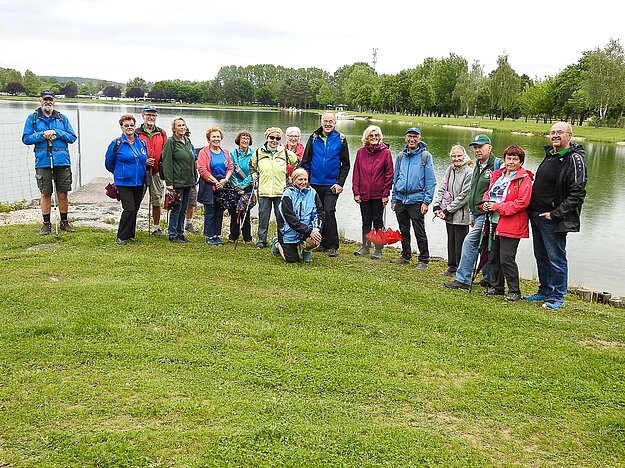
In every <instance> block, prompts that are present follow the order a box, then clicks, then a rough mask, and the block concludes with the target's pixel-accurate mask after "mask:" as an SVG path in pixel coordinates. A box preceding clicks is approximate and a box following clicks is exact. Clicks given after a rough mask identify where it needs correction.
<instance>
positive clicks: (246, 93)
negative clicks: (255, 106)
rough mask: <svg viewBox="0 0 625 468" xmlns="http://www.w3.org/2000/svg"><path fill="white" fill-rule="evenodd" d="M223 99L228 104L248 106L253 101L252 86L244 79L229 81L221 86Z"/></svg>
mask: <svg viewBox="0 0 625 468" xmlns="http://www.w3.org/2000/svg"><path fill="white" fill-rule="evenodd" d="M223 98H224V100H225V101H226V102H227V103H229V104H239V105H240V104H249V103H251V102H252V100H253V99H254V86H252V83H250V82H249V81H248V80H246V79H245V78H234V79H229V80H227V81H225V82H224V84H223Z"/></svg>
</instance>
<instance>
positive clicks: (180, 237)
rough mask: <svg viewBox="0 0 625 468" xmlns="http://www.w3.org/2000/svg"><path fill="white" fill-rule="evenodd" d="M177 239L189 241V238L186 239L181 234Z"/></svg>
mask: <svg viewBox="0 0 625 468" xmlns="http://www.w3.org/2000/svg"><path fill="white" fill-rule="evenodd" d="M178 239H180V240H181V241H182V242H190V241H189V239H187V238H186V237H185V236H184V235H183V234H181V235H179V236H178Z"/></svg>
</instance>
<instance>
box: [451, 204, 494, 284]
mask: <svg viewBox="0 0 625 468" xmlns="http://www.w3.org/2000/svg"><path fill="white" fill-rule="evenodd" d="M485 220H486V215H480V216H476V217H475V219H474V220H473V227H472V228H471V230H470V231H469V233H468V234H467V235H466V237H465V238H464V241H463V242H462V254H461V256H460V263H459V264H458V269H457V270H456V281H459V282H460V283H464V284H471V282H472V280H473V267H474V266H475V261H476V260H477V256H478V255H479V252H478V247H479V245H480V237H482V230H483V229H484V221H485ZM482 273H483V275H484V278H487V277H488V270H487V265H484V269H483V270H482Z"/></svg>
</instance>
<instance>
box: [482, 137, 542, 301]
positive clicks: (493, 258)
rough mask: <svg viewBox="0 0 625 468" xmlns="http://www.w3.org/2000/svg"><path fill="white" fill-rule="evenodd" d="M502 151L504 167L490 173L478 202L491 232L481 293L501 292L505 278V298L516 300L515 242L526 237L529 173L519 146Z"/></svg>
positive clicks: (529, 185) (517, 280) (517, 273)
mask: <svg viewBox="0 0 625 468" xmlns="http://www.w3.org/2000/svg"><path fill="white" fill-rule="evenodd" d="M503 154H504V167H502V168H500V169H498V170H496V171H494V172H493V173H492V174H491V176H490V186H489V188H488V190H487V191H486V192H485V193H484V200H485V201H484V203H483V204H482V210H484V211H485V212H486V213H487V214H488V215H489V217H490V223H491V229H492V231H493V232H494V238H493V239H492V248H491V249H490V252H489V255H488V264H489V268H490V270H489V271H490V287H489V288H488V289H487V290H486V291H485V294H489V295H503V294H504V278H505V281H506V282H507V283H508V294H507V295H506V297H505V300H506V301H509V302H516V301H518V300H519V299H521V289H520V287H519V268H518V266H517V264H516V252H517V248H518V247H519V241H520V240H521V239H522V238H528V237H529V227H528V223H529V220H528V215H527V206H528V205H529V203H530V199H531V198H532V178H533V174H532V173H531V172H529V171H526V170H525V169H523V168H522V167H521V166H522V165H523V163H524V162H525V151H523V148H521V147H520V146H517V145H512V146H508V147H507V148H506V149H505V150H504V153H503Z"/></svg>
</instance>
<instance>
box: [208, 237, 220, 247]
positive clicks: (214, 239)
mask: <svg viewBox="0 0 625 468" xmlns="http://www.w3.org/2000/svg"><path fill="white" fill-rule="evenodd" d="M206 245H214V246H219V245H221V244H220V243H219V242H218V241H217V236H213V237H207V238H206Z"/></svg>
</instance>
